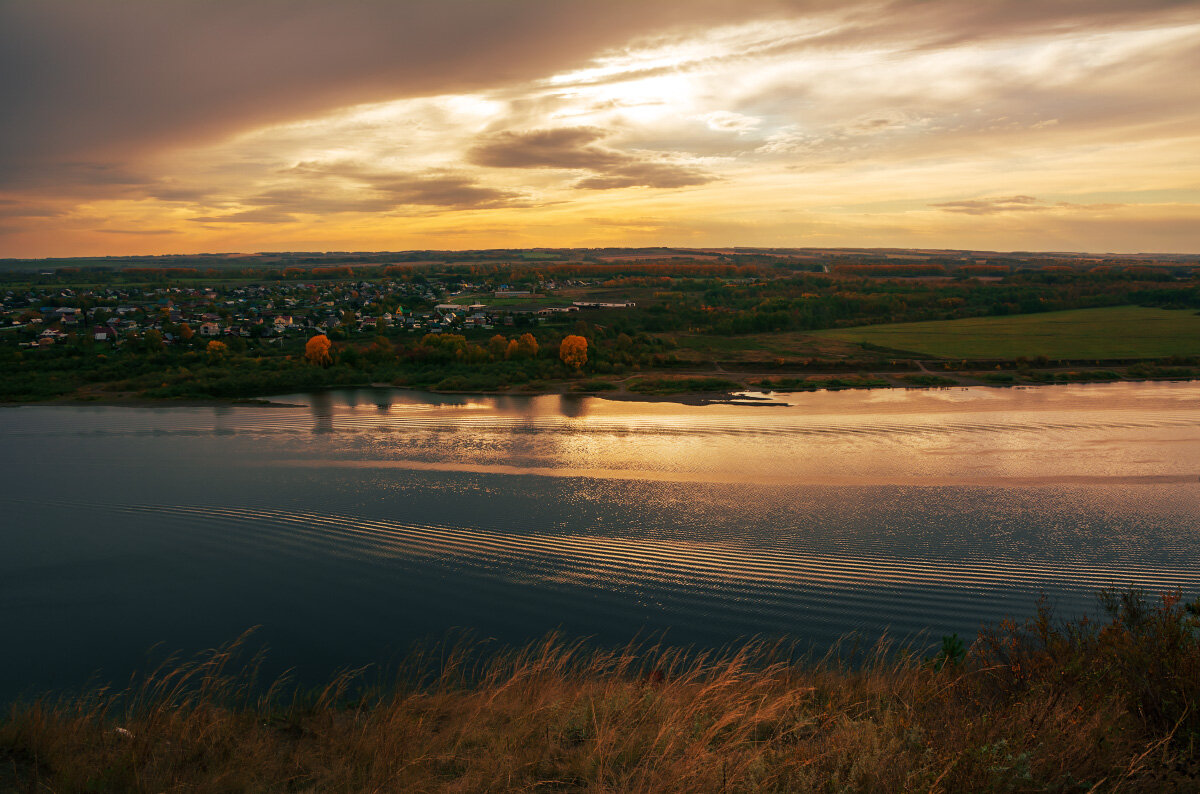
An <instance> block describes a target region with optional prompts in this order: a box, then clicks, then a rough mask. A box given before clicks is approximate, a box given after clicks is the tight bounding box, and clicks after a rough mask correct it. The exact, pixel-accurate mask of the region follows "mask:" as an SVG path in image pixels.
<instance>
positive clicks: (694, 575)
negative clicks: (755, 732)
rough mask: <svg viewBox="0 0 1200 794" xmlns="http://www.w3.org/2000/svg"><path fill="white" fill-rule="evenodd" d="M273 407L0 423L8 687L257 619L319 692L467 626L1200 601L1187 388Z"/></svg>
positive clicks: (94, 671)
mask: <svg viewBox="0 0 1200 794" xmlns="http://www.w3.org/2000/svg"><path fill="white" fill-rule="evenodd" d="M274 399H276V400H277V401H278V402H282V403H289V404H291V407H257V406H207V407H112V406H108V407H101V406H19V407H8V408H4V409H0V467H2V468H0V473H2V476H3V486H2V487H0V637H3V639H4V643H5V646H6V647H7V648H8V649H9V650H8V652H6V653H4V654H2V655H0V697H11V696H13V695H15V694H26V695H28V694H32V693H36V692H40V691H44V690H47V689H50V688H55V689H63V688H66V689H71V688H77V687H79V686H82V685H83V684H85V683H86V682H89V681H91V682H98V681H114V682H117V683H121V682H124V681H126V680H127V679H128V677H129V675H130V673H131V671H133V670H137V669H144V668H145V667H146V666H147V665H149V664H152V663H153V662H154V660H155V659H158V658H161V656H162V654H163V653H164V652H165V651H167V650H170V651H175V650H179V651H182V652H184V653H190V652H192V651H195V650H197V649H202V648H205V647H210V646H213V645H217V644H220V643H223V642H226V641H228V640H230V639H232V638H234V637H236V636H237V635H238V634H240V633H241V632H242V631H244V630H245V629H247V628H249V627H252V626H258V627H259V628H258V629H257V630H256V634H255V637H256V638H257V639H256V642H261V643H264V644H265V645H266V646H267V647H268V649H269V650H268V660H269V663H268V671H278V670H282V669H284V668H294V670H295V675H296V677H297V678H298V679H299V680H301V681H314V682H315V681H320V680H322V679H323V678H324V677H325V676H327V675H329V674H330V673H331V672H332V671H335V670H338V669H342V668H345V667H351V666H359V665H365V664H376V665H384V666H386V665H387V664H389V663H391V662H394V661H395V660H396V659H397V658H398V657H399V656H401V655H403V653H404V652H405V651H406V649H407V648H408V647H409V644H410V643H411V642H413V641H414V640H417V639H421V638H434V639H436V638H441V637H445V636H447V633H448V632H452V631H457V630H460V629H470V630H472V631H474V632H475V634H476V636H478V637H480V638H497V639H499V640H502V641H505V642H523V641H526V640H529V639H531V638H536V637H540V636H542V635H544V634H545V633H546V632H548V631H550V630H553V629H559V630H561V631H563V632H564V633H565V634H567V635H569V636H572V637H575V636H587V637H592V638H594V640H595V641H596V642H599V643H604V644H609V643H618V642H623V641H626V640H628V639H630V638H631V637H633V636H635V635H639V634H640V635H641V636H654V637H661V636H664V633H665V637H666V640H667V641H668V642H672V643H679V644H695V645H698V646H718V645H721V644H724V643H727V642H731V641H734V640H736V639H738V638H740V637H746V636H750V635H766V636H776V635H781V634H788V635H790V636H793V637H795V638H798V639H799V640H800V641H801V642H802V643H805V644H812V645H813V646H814V647H817V648H820V647H824V646H827V645H828V644H829V643H831V642H833V641H835V640H836V639H837V638H838V637H841V636H843V635H846V634H847V633H849V632H857V633H858V634H859V635H861V636H862V637H865V638H867V639H874V638H876V637H878V636H880V635H882V634H883V633H885V632H886V633H887V634H889V635H890V636H893V637H897V638H904V637H912V636H915V635H917V634H918V633H920V632H922V631H924V632H927V634H928V636H929V637H932V638H933V639H934V640H936V639H937V638H939V637H940V636H941V635H943V634H948V633H951V632H957V633H959V634H961V635H964V636H967V637H969V636H971V635H972V634H973V633H974V632H975V631H976V630H977V629H978V628H979V626H980V625H981V624H983V623H987V622H992V621H995V620H997V619H999V618H1001V617H1003V616H1005V615H1014V616H1025V615H1028V614H1029V613H1030V611H1031V610H1032V607H1033V604H1034V601H1035V599H1036V598H1037V596H1038V595H1039V594H1040V593H1045V594H1046V595H1047V596H1048V597H1049V598H1050V599H1051V601H1052V602H1053V603H1054V604H1055V605H1056V606H1057V608H1058V610H1059V611H1060V612H1061V613H1062V614H1064V615H1067V614H1078V613H1080V612H1082V611H1085V610H1087V611H1094V594H1095V592H1096V590H1097V589H1098V588H1099V587H1102V586H1106V585H1118V586H1127V585H1139V586H1143V587H1147V588H1149V589H1152V590H1164V589H1171V588H1176V587H1178V588H1182V589H1183V590H1184V592H1185V594H1191V595H1195V594H1196V592H1197V591H1198V589H1200V543H1198V541H1200V384H1197V383H1179V384H1173V383H1166V384H1153V383H1144V384H1137V383H1120V384H1104V385H1078V386H1054V387H1037V388H1029V389H998V388H970V389H966V388H963V389H942V390H900V389H893V390H877V391H869V392H865V391H854V392H838V393H829V392H816V393H804V394H796V395H784V396H782V397H780V398H778V401H779V402H782V403H785V404H762V403H753V401H747V402H748V403H753V404H734V405H705V406H690V405H680V404H676V403H670V402H622V401H615V400H605V399H600V398H594V397H574V396H537V397H521V396H512V397H477V396H435V395H429V394H422V393H417V392H405V391H401V390H373V389H364V390H347V391H336V392H327V393H321V394H309V395H288V396H283V397H278V398H274ZM156 644H157V645H156ZM152 646H154V649H153V650H151V649H152Z"/></svg>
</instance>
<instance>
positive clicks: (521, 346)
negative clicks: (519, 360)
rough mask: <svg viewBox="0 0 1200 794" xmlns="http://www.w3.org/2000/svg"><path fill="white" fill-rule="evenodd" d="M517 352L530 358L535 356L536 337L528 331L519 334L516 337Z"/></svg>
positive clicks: (536, 347) (536, 349)
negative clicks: (518, 336)
mask: <svg viewBox="0 0 1200 794" xmlns="http://www.w3.org/2000/svg"><path fill="white" fill-rule="evenodd" d="M517 352H519V353H520V354H521V355H522V356H528V357H530V358H533V357H534V356H536V355H537V354H538V342H537V337H535V336H534V335H533V334H530V333H525V334H521V336H520V338H518V339H517Z"/></svg>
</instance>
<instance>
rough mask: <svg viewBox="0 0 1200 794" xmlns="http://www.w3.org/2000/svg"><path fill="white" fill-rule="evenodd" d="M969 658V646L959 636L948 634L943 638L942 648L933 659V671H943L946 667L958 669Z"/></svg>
mask: <svg viewBox="0 0 1200 794" xmlns="http://www.w3.org/2000/svg"><path fill="white" fill-rule="evenodd" d="M966 658H967V644H966V643H965V642H963V641H962V638H961V637H959V636H958V634H946V635H944V636H943V637H942V648H941V650H939V651H938V652H937V654H936V655H935V656H934V657H933V659H931V660H930V661H931V663H932V665H933V669H935V670H941V669H942V668H943V667H945V666H946V665H950V666H951V667H958V666H959V665H961V664H962V663H963V661H964V660H965V659H966Z"/></svg>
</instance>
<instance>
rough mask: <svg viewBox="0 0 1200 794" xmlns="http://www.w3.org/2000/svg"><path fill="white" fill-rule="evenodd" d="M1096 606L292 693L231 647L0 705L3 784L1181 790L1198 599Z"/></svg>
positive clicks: (570, 649)
mask: <svg viewBox="0 0 1200 794" xmlns="http://www.w3.org/2000/svg"><path fill="white" fill-rule="evenodd" d="M1102 603H1103V606H1104V611H1105V613H1106V615H1107V617H1106V618H1105V619H1103V620H1099V621H1090V622H1089V621H1086V620H1078V621H1074V622H1071V623H1068V624H1062V625H1060V624H1058V623H1056V622H1055V620H1054V619H1053V616H1052V615H1051V614H1050V612H1049V609H1048V608H1047V607H1045V606H1044V605H1043V606H1041V607H1039V609H1038V611H1037V614H1035V615H1034V616H1033V617H1031V618H1030V619H1029V620H1027V621H1025V622H1022V623H1013V622H1006V623H1002V624H1000V625H999V626H996V627H992V628H988V629H985V630H984V631H983V632H981V634H980V636H979V638H978V639H977V640H976V641H975V642H974V643H973V644H972V645H971V647H970V648H967V647H965V645H963V643H962V642H961V641H959V640H958V638H957V637H948V638H944V639H943V641H942V644H941V650H940V651H939V652H937V653H936V654H934V655H929V654H928V653H927V652H926V653H915V652H911V651H908V650H905V649H898V648H895V647H891V646H889V645H887V644H886V643H885V644H881V645H879V646H877V647H876V649H875V651H874V653H869V654H867V655H866V657H865V659H862V660H861V661H860V663H857V664H851V663H850V662H848V661H844V660H842V659H840V658H839V652H838V651H837V650H836V649H835V650H834V651H831V652H830V653H829V654H828V655H826V656H825V657H824V658H822V659H819V660H811V659H808V660H799V661H798V660H796V659H794V658H792V657H791V655H790V654H789V649H788V646H786V645H780V644H764V643H756V642H751V643H747V644H743V645H740V646H737V647H733V648H728V649H726V650H725V651H723V652H720V653H716V654H703V653H694V652H687V651H683V650H680V649H674V648H667V647H663V646H652V647H638V646H629V647H626V648H621V649H616V650H612V651H589V650H585V647H584V645H582V644H581V643H578V642H575V643H571V642H566V641H563V640H561V639H557V638H550V639H547V640H546V641H544V642H539V643H535V644H533V645H530V646H528V647H525V648H523V649H518V650H508V651H502V652H494V653H491V654H489V655H486V656H483V657H481V656H479V655H478V651H479V650H480V649H479V648H463V647H461V646H460V647H458V648H457V649H447V648H440V649H439V648H435V649H431V650H428V651H427V652H425V653H424V654H417V655H414V656H413V657H410V659H409V665H408V666H407V667H406V668H405V671H404V672H403V673H401V675H400V677H399V679H398V683H397V684H395V685H392V686H388V687H384V688H371V687H368V688H363V687H361V686H360V685H359V681H360V680H361V673H360V674H355V673H348V674H346V675H343V676H339V677H337V678H336V679H334V680H333V681H331V682H329V684H328V685H327V686H325V687H324V688H323V689H322V690H320V691H317V692H311V693H308V694H305V695H295V696H292V695H287V694H285V690H286V687H275V688H272V689H270V690H268V691H266V692H263V691H262V690H261V689H256V688H254V687H253V686H252V685H251V677H250V675H249V673H243V672H234V668H235V666H236V665H235V662H236V659H237V656H236V650H237V649H236V647H234V648H226V649H222V650H219V651H214V652H211V653H210V654H208V655H206V656H204V657H201V658H199V659H197V660H195V661H193V662H192V663H189V664H185V665H182V666H180V667H179V668H176V669H171V670H163V671H159V672H158V673H156V674H154V675H152V676H150V677H148V678H147V679H146V680H145V681H143V682H141V683H140V684H138V685H137V686H135V687H134V688H132V689H130V690H128V691H126V692H121V693H117V692H114V691H111V690H97V691H94V692H91V693H88V694H85V695H83V696H80V697H77V698H64V699H54V698H47V699H43V700H41V701H39V702H37V703H33V704H24V705H17V706H14V707H12V708H11V709H10V711H9V712H8V715H7V718H6V719H5V720H4V721H3V722H2V723H0V788H3V789H5V790H14V791H21V790H29V791H42V790H55V791H123V792H157V791H165V790H188V791H193V790H194V791H211V790H229V791H234V790H237V791H242V790H247V791H249V790H253V791H296V790H307V791H370V790H374V791H379V790H386V791H433V790H438V791H443V790H455V791H474V790H505V791H510V790H531V789H540V788H546V789H553V790H589V791H591V790H595V791H631V792H638V791H646V792H651V791H653V792H659V791H797V790H802V791H810V790H811V791H825V790H829V791H834V790H837V791H882V792H892V791H942V792H951V791H968V790H969V791H996V792H1000V791H1004V792H1012V791H1063V792H1089V791H1092V792H1096V791H1147V792H1150V791H1153V792H1161V791H1190V790H1195V788H1194V787H1195V786H1196V783H1197V780H1200V762H1198V761H1197V758H1198V756H1197V743H1198V742H1200V639H1198V634H1197V631H1198V627H1200V622H1198V620H1197V617H1198V616H1200V602H1192V603H1190V604H1185V603H1183V602H1182V601H1181V600H1180V599H1179V598H1178V597H1177V596H1170V595H1168V596H1164V597H1162V598H1161V599H1147V598H1144V597H1142V596H1141V595H1140V594H1138V593H1137V592H1134V591H1130V592H1125V593H1115V592H1108V593H1105V594H1103V595H1102ZM843 650H844V649H843ZM422 672H424V673H425V674H426V675H425V676H424V677H422Z"/></svg>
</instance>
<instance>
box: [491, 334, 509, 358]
mask: <svg viewBox="0 0 1200 794" xmlns="http://www.w3.org/2000/svg"><path fill="white" fill-rule="evenodd" d="M487 346H488V353H490V354H491V356H492V359H493V360H494V361H499V360H500V359H502V358H504V351H505V350H508V340H507V339H505V338H504V337H503V336H501V335H500V334H496V335H495V336H493V337H492V338H491V339H489V340H488V344H487Z"/></svg>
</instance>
